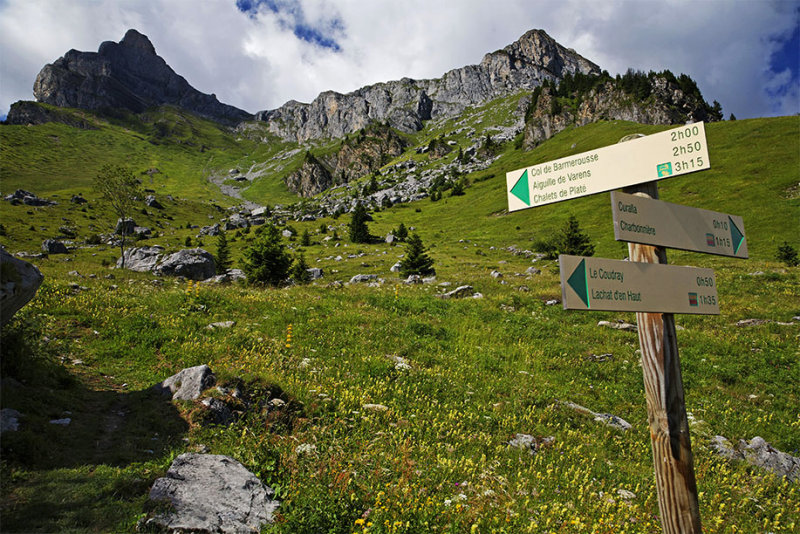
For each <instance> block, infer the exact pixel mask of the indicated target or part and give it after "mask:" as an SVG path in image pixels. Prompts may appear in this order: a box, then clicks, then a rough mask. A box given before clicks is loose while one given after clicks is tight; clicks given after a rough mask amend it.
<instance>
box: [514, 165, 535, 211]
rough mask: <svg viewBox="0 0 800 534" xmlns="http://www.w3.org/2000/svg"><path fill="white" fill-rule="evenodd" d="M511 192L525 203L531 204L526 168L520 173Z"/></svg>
mask: <svg viewBox="0 0 800 534" xmlns="http://www.w3.org/2000/svg"><path fill="white" fill-rule="evenodd" d="M511 194H512V195H514V196H515V197H517V198H518V199H520V200H521V201H523V202H524V203H525V204H526V205H528V206H530V205H531V193H530V188H529V187H528V169H525V172H523V173H522V176H520V177H519V180H517V183H516V184H514V187H512V188H511Z"/></svg>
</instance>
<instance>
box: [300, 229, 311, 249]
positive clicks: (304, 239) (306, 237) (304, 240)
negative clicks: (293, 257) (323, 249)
mask: <svg viewBox="0 0 800 534" xmlns="http://www.w3.org/2000/svg"><path fill="white" fill-rule="evenodd" d="M300 245H301V246H303V247H310V246H311V234H309V233H308V229H305V230H303V235H302V236H301V237H300Z"/></svg>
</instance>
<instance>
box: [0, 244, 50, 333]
mask: <svg viewBox="0 0 800 534" xmlns="http://www.w3.org/2000/svg"><path fill="white" fill-rule="evenodd" d="M42 280H44V275H42V273H41V272H40V271H39V269H38V268H37V267H36V266H35V265H33V264H31V263H28V262H27V261H22V260H19V259H17V258H15V257H13V256H12V255H11V254H9V253H8V252H6V251H5V250H4V249H2V248H0V325H4V324H6V323H7V322H8V321H9V320H10V319H11V318H12V317H13V316H14V314H15V313H17V312H18V311H19V309H20V308H22V307H23V306H24V305H25V304H27V303H28V301H29V300H31V299H32V298H33V296H34V295H35V294H36V291H37V290H38V289H39V286H40V285H42Z"/></svg>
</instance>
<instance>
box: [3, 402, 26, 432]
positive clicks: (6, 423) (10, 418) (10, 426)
mask: <svg viewBox="0 0 800 534" xmlns="http://www.w3.org/2000/svg"><path fill="white" fill-rule="evenodd" d="M20 417H22V414H21V413H19V412H18V411H17V410H15V409H13V408H3V409H2V410H0V434H2V433H3V432H16V431H17V430H19V418H20Z"/></svg>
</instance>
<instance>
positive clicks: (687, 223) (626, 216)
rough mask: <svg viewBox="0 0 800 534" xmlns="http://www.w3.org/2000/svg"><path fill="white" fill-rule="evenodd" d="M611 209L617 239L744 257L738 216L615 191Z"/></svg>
mask: <svg viewBox="0 0 800 534" xmlns="http://www.w3.org/2000/svg"><path fill="white" fill-rule="evenodd" d="M611 211H612V213H613V215H614V237H615V238H616V240H617V241H630V242H633V243H644V244H645V245H656V246H661V247H669V248H678V249H682V250H692V251H695V252H706V253H708V254H718V255H720V256H733V257H735V258H747V240H746V239H745V236H744V221H743V220H742V218H741V217H739V216H738V215H728V214H726V213H719V212H717V211H710V210H703V209H700V208H690V207H688V206H681V205H679V204H671V203H669V202H662V201H661V200H653V199H652V198H647V197H640V196H637V195H628V194H625V193H618V192H616V191H613V192H612V193H611Z"/></svg>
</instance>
